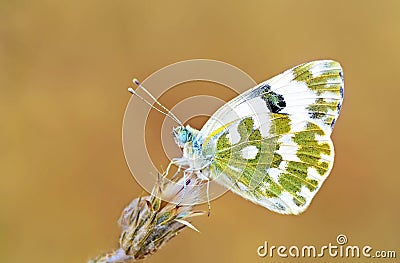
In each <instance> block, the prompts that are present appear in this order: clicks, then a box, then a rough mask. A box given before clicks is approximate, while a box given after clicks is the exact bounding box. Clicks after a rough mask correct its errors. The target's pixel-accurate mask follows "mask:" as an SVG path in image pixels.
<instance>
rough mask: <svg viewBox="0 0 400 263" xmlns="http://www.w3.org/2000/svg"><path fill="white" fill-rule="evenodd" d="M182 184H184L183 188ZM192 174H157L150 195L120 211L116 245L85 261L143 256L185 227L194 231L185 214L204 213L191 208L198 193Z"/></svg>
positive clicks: (98, 262) (112, 262)
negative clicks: (174, 179) (184, 176)
mask: <svg viewBox="0 0 400 263" xmlns="http://www.w3.org/2000/svg"><path fill="white" fill-rule="evenodd" d="M183 185H186V186H185V188H184V187H183ZM200 188H201V187H200V186H199V181H198V179H197V178H195V177H193V176H192V177H191V178H187V179H186V181H184V180H183V179H180V180H179V181H178V182H171V181H167V179H165V178H164V177H160V176H159V180H158V181H157V183H156V185H155V186H154V188H153V191H152V195H151V196H144V197H139V198H136V199H134V200H133V201H132V202H131V203H130V204H129V205H128V206H127V207H126V208H125V209H124V211H123V212H122V215H121V217H120V219H119V224H120V226H121V228H122V234H121V237H120V240H119V244H120V248H119V249H117V250H115V251H113V252H111V253H108V254H105V255H102V256H99V257H97V258H95V259H92V260H90V261H89V263H117V262H119V263H120V262H129V261H135V260H140V259H144V258H146V257H148V256H150V255H152V254H154V253H155V252H156V251H157V250H159V249H160V248H161V247H162V246H163V245H164V244H166V243H167V242H168V241H169V240H170V239H171V238H173V237H174V236H176V235H177V234H178V233H179V231H180V230H182V229H183V228H185V227H189V228H191V229H193V230H196V231H198V230H197V229H196V228H195V227H194V226H193V225H192V224H191V223H190V222H189V221H187V219H188V218H191V217H193V216H198V215H202V214H204V212H202V211H193V207H194V205H195V204H197V203H198V200H199V196H200Z"/></svg>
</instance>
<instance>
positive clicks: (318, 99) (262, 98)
mask: <svg viewBox="0 0 400 263" xmlns="http://www.w3.org/2000/svg"><path fill="white" fill-rule="evenodd" d="M342 101H343V78H342V69H341V67H340V65H339V63H337V62H334V61H330V60H323V61H314V62H310V63H305V64H302V65H299V66H297V67H294V68H292V69H290V70H288V71H286V72H284V73H282V74H280V75H278V76H276V77H274V78H272V79H270V80H267V81H265V82H263V83H261V84H259V85H257V86H256V87H254V88H253V89H250V90H249V91H247V92H245V93H243V94H242V95H240V96H238V97H236V98H235V99H233V100H231V101H230V102H228V103H227V104H226V105H224V106H223V107H221V108H220V109H219V110H218V111H217V112H216V113H215V114H214V115H213V116H212V117H211V118H210V120H209V121H208V122H207V123H206V124H205V125H204V127H203V129H202V130H201V131H200V132H199V135H198V136H199V137H198V138H199V141H201V142H202V151H203V155H204V156H207V157H209V158H210V159H212V163H211V166H210V169H211V171H212V175H213V179H214V180H216V181H217V182H219V183H221V184H222V185H225V186H226V187H229V188H230V189H231V190H232V191H233V192H235V193H237V194H239V195H241V196H243V197H244V198H246V199H248V200H250V201H252V202H254V203H257V204H259V205H262V206H264V207H266V208H268V209H270V210H273V211H276V212H279V213H283V214H298V213H301V212H303V211H304V210H305V209H306V208H307V207H308V206H309V204H310V202H311V200H312V199H313V197H314V196H315V194H316V193H317V191H318V190H319V188H320V187H321V185H322V183H323V182H324V181H325V179H326V178H327V176H328V175H329V173H330V171H331V169H332V166H333V160H334V149H333V144H332V141H331V139H330V134H331V132H332V128H333V125H334V123H335V121H336V119H337V117H338V115H339V111H340V107H341V104H342Z"/></svg>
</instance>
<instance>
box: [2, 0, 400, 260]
mask: <svg viewBox="0 0 400 263" xmlns="http://www.w3.org/2000/svg"><path fill="white" fill-rule="evenodd" d="M399 14H400V2H399V1H361V0H360V1H286V0H285V1H277V0H276V1H249V2H244V1H243V3H240V4H239V3H235V2H233V1H182V2H180V3H178V2H175V1H164V2H161V1H159V2H158V3H148V4H145V1H134V0H117V1H115V0H113V1H111V0H108V1H50V0H48V1H42V0H39V1H27V0H25V1H5V0H3V1H0V19H1V20H0V89H1V93H0V112H1V115H0V116H1V123H0V134H1V141H0V142H1V143H0V147H1V148H0V170H1V183H0V208H1V212H0V213H1V214H0V215H1V216H0V262H8V263H15V262H41V263H47V262H60V263H63V262H85V261H86V260H87V259H88V258H89V257H92V256H95V255H97V254H98V253H101V252H105V251H107V250H110V249H112V248H115V247H116V243H117V239H118V235H119V229H118V227H117V225H116V220H117V218H118V217H119V213H120V211H121V210H122V209H123V207H124V206H125V205H126V204H127V203H128V202H129V201H130V200H131V199H132V198H134V197H136V196H137V195H138V194H140V193H141V188H140V187H139V186H138V185H137V183H136V182H135V181H134V179H133V178H132V176H131V175H130V173H129V170H128V168H127V166H126V164H125V160H124V156H123V151H122V145H121V125H122V118H123V114H124V109H125V106H126V104H127V102H128V100H129V95H128V94H127V92H126V88H127V87H128V86H129V85H130V81H131V77H133V76H136V77H138V78H140V79H144V78H146V77H147V76H148V75H149V74H151V73H152V72H154V71H155V70H157V69H159V68H161V67H163V66H166V65H168V64H170V63H173V62H177V61H180V60H185V59H192V58H211V59H216V60H222V61H225V62H228V63H230V64H233V65H235V66H238V67H239V68H241V69H243V70H245V71H246V72H247V73H249V74H250V75H251V76H252V77H253V78H254V79H255V80H256V81H262V80H265V79H267V78H269V77H271V76H273V75H275V74H277V73H279V72H281V71H283V70H285V69H287V68H288V67H291V66H293V65H295V64H298V63H301V62H305V61H310V60H314V59H320V58H333V59H336V60H338V61H340V62H341V64H342V65H343V67H344V73H345V83H346V88H345V103H344V105H343V109H342V114H341V117H340V118H339V120H338V122H337V124H336V127H335V131H334V133H333V140H334V142H335V147H336V162H335V166H334V169H333V171H332V174H331V175H330V178H329V179H328V180H327V181H326V183H325V184H324V187H323V188H322V189H321V191H320V192H319V194H318V196H317V198H316V199H315V200H314V202H313V203H312V205H311V207H310V208H309V209H308V211H307V212H306V213H304V214H303V215H300V216H281V215H278V214H275V213H272V212H269V211H267V210H265V209H263V208H261V207H257V206H255V205H253V204H251V203H250V202H248V201H245V200H243V199H241V198H240V197H238V196H235V195H233V194H231V193H228V194H226V195H225V196H223V197H222V198H219V199H217V200H215V201H213V202H212V215H211V217H210V218H207V217H203V218H198V219H197V220H196V221H195V222H194V224H195V225H196V226H197V227H198V228H199V229H200V230H201V231H202V233H201V234H197V233H195V232H193V231H190V230H185V231H184V232H183V233H182V234H181V235H180V236H178V237H177V238H175V239H174V240H172V241H171V242H170V243H169V244H168V245H167V246H166V247H165V248H163V249H162V250H161V251H160V252H159V253H158V254H156V255H155V256H154V257H152V258H151V259H149V261H148V262H187V261H191V262H266V261H268V262H341V261H342V260H341V259H332V258H328V257H326V258H325V259H314V260H310V259H303V260H294V259H279V258H272V259H271V258H266V259H261V258H259V257H258V256H257V255H256V249H257V247H258V246H259V245H261V244H262V243H263V242H264V240H267V241H269V242H270V244H273V245H286V246H290V245H299V246H302V245H306V244H315V245H325V244H327V243H329V242H332V243H335V238H336V236H337V235H338V234H340V233H343V234H346V235H347V236H348V238H349V243H350V244H353V245H360V246H363V245H366V244H368V245H370V246H372V247H374V248H375V249H389V250H396V251H397V254H398V258H399V257H400V251H399V244H400V237H399V234H400V231H399V230H400V226H399V221H400V209H399V201H400V191H399V184H400V174H399V169H398V163H399V161H398V157H399V154H398V153H399V150H398V149H399V146H400V145H399V143H398V141H399V136H398V131H397V129H398V128H399V117H398V113H399V110H398V109H399V95H400V92H399V81H398V79H399V76H400V74H399V73H400V70H399V69H400V51H399V50H400V48H399V47H400V34H399V32H400V31H399V26H400V15H399ZM215 92H217V93H218V90H216V91H215ZM221 96H222V95H221ZM397 260H398V259H397ZM349 261H352V262H356V261H358V262H364V261H365V259H358V260H349ZM368 261H369V262H374V260H368ZM383 261H385V262H396V261H395V260H380V261H376V262H383Z"/></svg>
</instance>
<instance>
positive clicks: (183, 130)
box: [172, 125, 194, 148]
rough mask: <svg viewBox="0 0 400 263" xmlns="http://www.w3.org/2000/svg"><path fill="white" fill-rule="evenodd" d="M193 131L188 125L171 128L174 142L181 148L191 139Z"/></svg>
mask: <svg viewBox="0 0 400 263" xmlns="http://www.w3.org/2000/svg"><path fill="white" fill-rule="evenodd" d="M193 132H194V129H192V128H191V127H190V126H189V125H188V126H186V127H184V126H178V127H175V128H173V130H172V133H173V136H174V139H175V142H176V144H178V146H179V147H181V148H183V147H184V146H185V144H186V143H188V142H191V141H193V138H194V134H193Z"/></svg>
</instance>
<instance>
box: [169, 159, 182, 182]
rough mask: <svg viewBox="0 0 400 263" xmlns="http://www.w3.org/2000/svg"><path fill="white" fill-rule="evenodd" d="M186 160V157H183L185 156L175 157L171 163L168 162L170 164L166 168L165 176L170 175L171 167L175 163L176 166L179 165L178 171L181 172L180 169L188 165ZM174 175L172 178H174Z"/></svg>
mask: <svg viewBox="0 0 400 263" xmlns="http://www.w3.org/2000/svg"><path fill="white" fill-rule="evenodd" d="M186 162H187V161H186V160H185V159H183V158H173V159H172V160H171V161H170V162H169V164H168V166H167V169H166V170H165V176H168V174H169V170H170V169H171V166H172V165H173V164H174V165H176V166H178V171H179V172H180V169H181V168H182V166H183V165H186ZM179 172H177V173H176V174H174V176H173V177H175V176H176V175H177V174H178V173H179ZM173 177H172V178H173Z"/></svg>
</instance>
